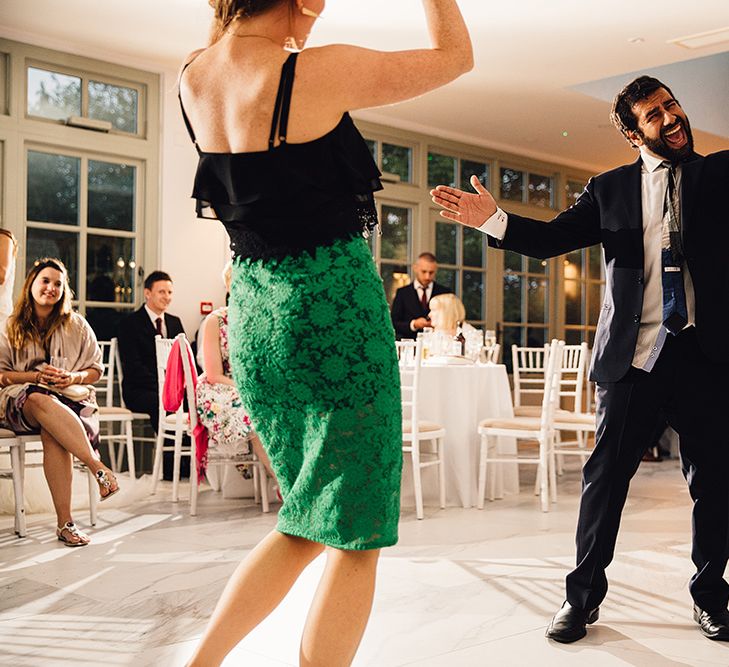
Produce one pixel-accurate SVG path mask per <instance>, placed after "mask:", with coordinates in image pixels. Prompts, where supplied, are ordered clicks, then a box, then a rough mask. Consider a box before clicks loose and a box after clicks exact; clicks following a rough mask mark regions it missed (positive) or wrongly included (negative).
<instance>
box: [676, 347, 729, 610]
mask: <svg viewBox="0 0 729 667" xmlns="http://www.w3.org/2000/svg"><path fill="white" fill-rule="evenodd" d="M682 342H683V348H684V349H683V354H682V355H681V359H682V361H681V364H680V366H679V374H678V377H677V380H676V391H675V399H674V401H673V403H672V405H671V409H670V412H669V421H670V423H671V425H672V426H673V428H674V429H675V430H676V431H677V432H678V433H679V436H680V447H681V463H682V467H683V473H684V476H685V477H686V481H687V482H688V487H689V493H690V494H691V498H692V499H693V502H694V507H693V515H692V528H693V545H692V551H691V558H692V560H693V562H694V565H696V574H695V575H694V576H693V577H692V578H691V583H690V584H689V589H690V591H691V595H692V597H693V598H694V600H695V602H696V604H697V605H698V606H699V607H701V609H704V610H708V611H716V610H719V609H726V607H727V600H729V585H728V584H727V582H726V581H725V580H724V569H725V568H726V564H727V556H728V554H729V545H728V543H729V436H727V432H726V426H725V422H726V411H727V409H729V390H728V389H727V387H726V384H725V375H724V373H723V372H722V370H721V369H720V368H719V367H717V365H716V364H712V363H711V362H710V361H708V360H707V359H706V358H704V357H703V355H702V354H701V353H700V352H699V349H698V345H697V343H696V341H695V336H692V335H685V336H684V340H683V341H682Z"/></svg>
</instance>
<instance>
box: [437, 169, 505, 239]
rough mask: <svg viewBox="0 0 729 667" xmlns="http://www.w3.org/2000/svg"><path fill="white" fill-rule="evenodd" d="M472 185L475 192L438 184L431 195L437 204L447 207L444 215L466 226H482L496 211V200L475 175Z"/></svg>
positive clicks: (442, 212)
mask: <svg viewBox="0 0 729 667" xmlns="http://www.w3.org/2000/svg"><path fill="white" fill-rule="evenodd" d="M471 187H472V188H473V189H474V190H475V191H476V192H475V193H473V192H464V191H463V190H459V189H458V188H451V187H449V186H447V185H438V186H437V187H435V188H434V189H433V190H431V191H430V196H431V198H432V200H433V202H434V203H435V204H438V206H441V207H442V208H443V209H445V210H443V211H441V212H440V214H441V216H442V217H444V218H448V219H449V220H455V221H456V222H460V223H461V224H462V225H466V227H480V226H481V225H482V224H483V223H484V222H486V220H488V219H489V218H490V217H491V216H492V215H493V214H494V213H496V201H495V200H494V198H493V196H492V195H491V193H490V192H489V191H488V190H487V189H486V188H485V187H484V186H483V185H482V184H481V181H479V180H478V177H477V176H475V175H474V176H471Z"/></svg>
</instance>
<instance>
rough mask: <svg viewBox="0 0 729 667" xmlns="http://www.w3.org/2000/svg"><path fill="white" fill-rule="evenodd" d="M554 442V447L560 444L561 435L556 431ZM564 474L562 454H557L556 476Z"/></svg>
mask: <svg viewBox="0 0 729 667" xmlns="http://www.w3.org/2000/svg"><path fill="white" fill-rule="evenodd" d="M555 438H556V441H555V445H559V444H560V443H561V442H562V434H561V432H560V431H557V435H556V436H555ZM563 473H564V456H563V455H562V454H557V474H558V475H562V474H563Z"/></svg>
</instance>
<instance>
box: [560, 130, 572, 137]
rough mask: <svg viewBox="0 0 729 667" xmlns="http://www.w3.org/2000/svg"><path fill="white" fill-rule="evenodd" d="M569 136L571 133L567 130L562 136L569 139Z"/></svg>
mask: <svg viewBox="0 0 729 667" xmlns="http://www.w3.org/2000/svg"><path fill="white" fill-rule="evenodd" d="M569 134H570V133H569V132H567V130H565V131H564V132H562V136H563V137H568V136H569Z"/></svg>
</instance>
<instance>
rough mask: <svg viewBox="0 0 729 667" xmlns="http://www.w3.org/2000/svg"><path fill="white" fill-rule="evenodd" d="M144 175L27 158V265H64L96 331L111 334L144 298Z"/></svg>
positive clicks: (51, 157) (55, 155) (45, 151)
mask: <svg viewBox="0 0 729 667" xmlns="http://www.w3.org/2000/svg"><path fill="white" fill-rule="evenodd" d="M140 170H141V165H140V164H139V163H135V162H133V161H126V162H120V161H119V160H118V159H115V158H111V157H104V158H102V157H99V156H96V155H93V156H91V155H88V154H84V153H80V152H72V151H64V152H63V153H61V152H58V151H56V150H50V149H49V148H47V147H35V146H33V147H29V148H28V150H27V151H26V184H27V187H26V243H25V265H26V267H30V266H31V265H32V264H33V262H34V261H36V260H37V259H38V258H40V257H58V258H59V259H61V260H62V261H63V262H64V263H65V264H66V266H67V267H68V270H69V277H70V280H71V287H72V289H73V291H74V293H75V295H76V300H77V303H78V306H79V309H80V311H81V312H84V313H87V311H88V313H87V314H88V315H89V316H90V318H91V319H92V320H94V322H93V323H96V324H99V325H101V324H102V323H103V321H104V320H107V321H108V323H109V326H108V327H103V328H108V329H109V331H110V332H111V331H112V325H113V323H114V322H115V321H116V320H117V319H118V315H119V314H121V313H123V312H124V311H125V310H128V309H131V308H133V306H134V304H135V301H136V297H137V294H136V286H137V280H136V278H137V271H136V267H137V263H138V261H137V248H138V246H139V245H140V243H141V241H142V236H141V232H142V229H141V225H140V223H139V218H140V212H139V210H138V209H139V196H138V187H139V182H140V177H139V173H140ZM92 315H93V317H91V316H92ZM99 333H103V331H102V332H99Z"/></svg>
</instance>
